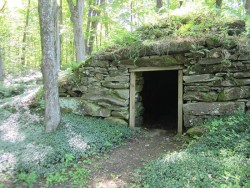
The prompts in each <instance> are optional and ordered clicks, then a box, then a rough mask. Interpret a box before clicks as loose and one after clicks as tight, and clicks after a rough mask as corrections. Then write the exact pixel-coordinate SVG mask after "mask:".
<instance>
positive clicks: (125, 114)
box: [111, 110, 129, 120]
mask: <svg viewBox="0 0 250 188" xmlns="http://www.w3.org/2000/svg"><path fill="white" fill-rule="evenodd" d="M111 116H112V117H117V118H121V119H125V120H128V119H129V112H128V110H126V111H112V112H111Z"/></svg>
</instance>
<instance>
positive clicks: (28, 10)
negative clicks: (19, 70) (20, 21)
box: [21, 0, 30, 66]
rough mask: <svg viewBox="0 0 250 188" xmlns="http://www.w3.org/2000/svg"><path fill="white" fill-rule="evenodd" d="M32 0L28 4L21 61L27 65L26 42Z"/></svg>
mask: <svg viewBox="0 0 250 188" xmlns="http://www.w3.org/2000/svg"><path fill="white" fill-rule="evenodd" d="M29 15H30V0H28V4H27V13H26V20H25V26H24V31H23V44H22V57H21V62H22V65H23V66H24V65H25V58H26V42H27V29H28V26H29V18H30V16H29Z"/></svg>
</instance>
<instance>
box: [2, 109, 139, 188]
mask: <svg viewBox="0 0 250 188" xmlns="http://www.w3.org/2000/svg"><path fill="white" fill-rule="evenodd" d="M7 118H9V119H7ZM28 118H29V117H28V116H27V117H26V114H20V115H17V114H13V115H11V114H8V113H7V112H2V111H1V112H0V119H1V123H0V129H1V130H2V129H3V130H4V131H5V132H6V133H5V134H4V135H3V136H1V138H0V148H1V150H0V155H1V156H2V157H4V156H11V159H12V158H13V159H14V161H12V160H9V161H5V162H4V163H2V165H0V166H1V168H0V169H1V171H0V176H1V177H3V176H4V175H8V171H13V172H14V174H15V177H16V178H17V179H18V180H20V181H22V182H25V183H27V184H32V183H33V182H34V181H35V180H36V179H37V178H38V177H41V176H44V177H47V184H49V185H51V184H53V183H55V182H56V183H58V182H60V181H63V180H65V181H66V180H70V181H73V179H74V178H76V179H77V177H78V178H80V177H82V178H84V177H85V175H86V176H87V174H88V170H87V169H85V168H79V169H78V168H76V166H74V165H76V164H77V161H79V160H80V159H81V160H82V159H84V160H86V159H87V158H88V157H89V156H92V155H95V154H97V153H103V152H107V151H109V150H111V149H112V148H114V147H115V146H117V145H119V144H121V143H122V142H123V140H124V139H126V138H129V137H131V136H132V135H134V134H135V131H132V130H130V129H129V128H127V127H125V126H121V125H117V124H112V123H110V122H108V121H104V120H102V119H97V118H91V117H82V116H78V115H74V114H63V115H62V121H61V122H62V123H61V124H60V127H59V128H58V130H57V131H55V132H53V133H45V131H44V125H43V124H42V121H40V120H38V121H31V120H29V119H28ZM9 121H11V122H12V126H8V122H9ZM8 127H9V128H8ZM9 129H10V130H9ZM8 131H10V132H12V135H9V134H8ZM5 135H7V136H8V135H9V136H8V137H7V136H5ZM68 168H70V171H68ZM5 172H7V173H5ZM65 173H66V174H67V178H66V179H65V178H64V179H63V180H60V178H62V177H63V174H65ZM58 174H59V175H58ZM58 178H59V180H58ZM75 181H77V180H75ZM79 181H80V180H79Z"/></svg>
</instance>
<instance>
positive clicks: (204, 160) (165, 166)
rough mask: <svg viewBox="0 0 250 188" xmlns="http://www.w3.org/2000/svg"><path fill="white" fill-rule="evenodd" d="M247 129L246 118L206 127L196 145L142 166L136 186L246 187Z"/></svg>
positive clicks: (248, 175) (248, 170)
mask: <svg viewBox="0 0 250 188" xmlns="http://www.w3.org/2000/svg"><path fill="white" fill-rule="evenodd" d="M249 125H250V115H249V114H235V115H231V116H227V117H222V118H220V119H214V120H212V121H210V122H208V123H206V126H207V132H206V133H205V134H204V136H202V137H201V138H200V139H199V140H198V141H194V142H192V143H190V144H189V145H188V147H187V148H185V149H182V150H181V151H179V152H174V153H168V154H166V155H165V156H164V157H162V158H160V159H158V160H155V161H152V162H151V163H149V164H148V165H146V166H145V168H144V170H143V171H142V173H141V179H140V182H139V183H138V186H142V187H159V188H161V187H250V181H249V178H250V167H249V166H250V161H249V156H250V127H249Z"/></svg>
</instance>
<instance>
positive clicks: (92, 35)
mask: <svg viewBox="0 0 250 188" xmlns="http://www.w3.org/2000/svg"><path fill="white" fill-rule="evenodd" d="M104 3H105V0H100V1H99V0H98V2H96V6H99V7H100V6H102V5H103V4H104ZM100 14H101V11H100V10H98V11H97V10H93V12H92V19H93V18H94V20H92V21H91V29H90V37H89V40H88V53H89V54H91V53H92V51H93V47H94V39H95V37H96V34H97V26H98V24H99V18H98V17H100ZM96 44H98V43H96Z"/></svg>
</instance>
